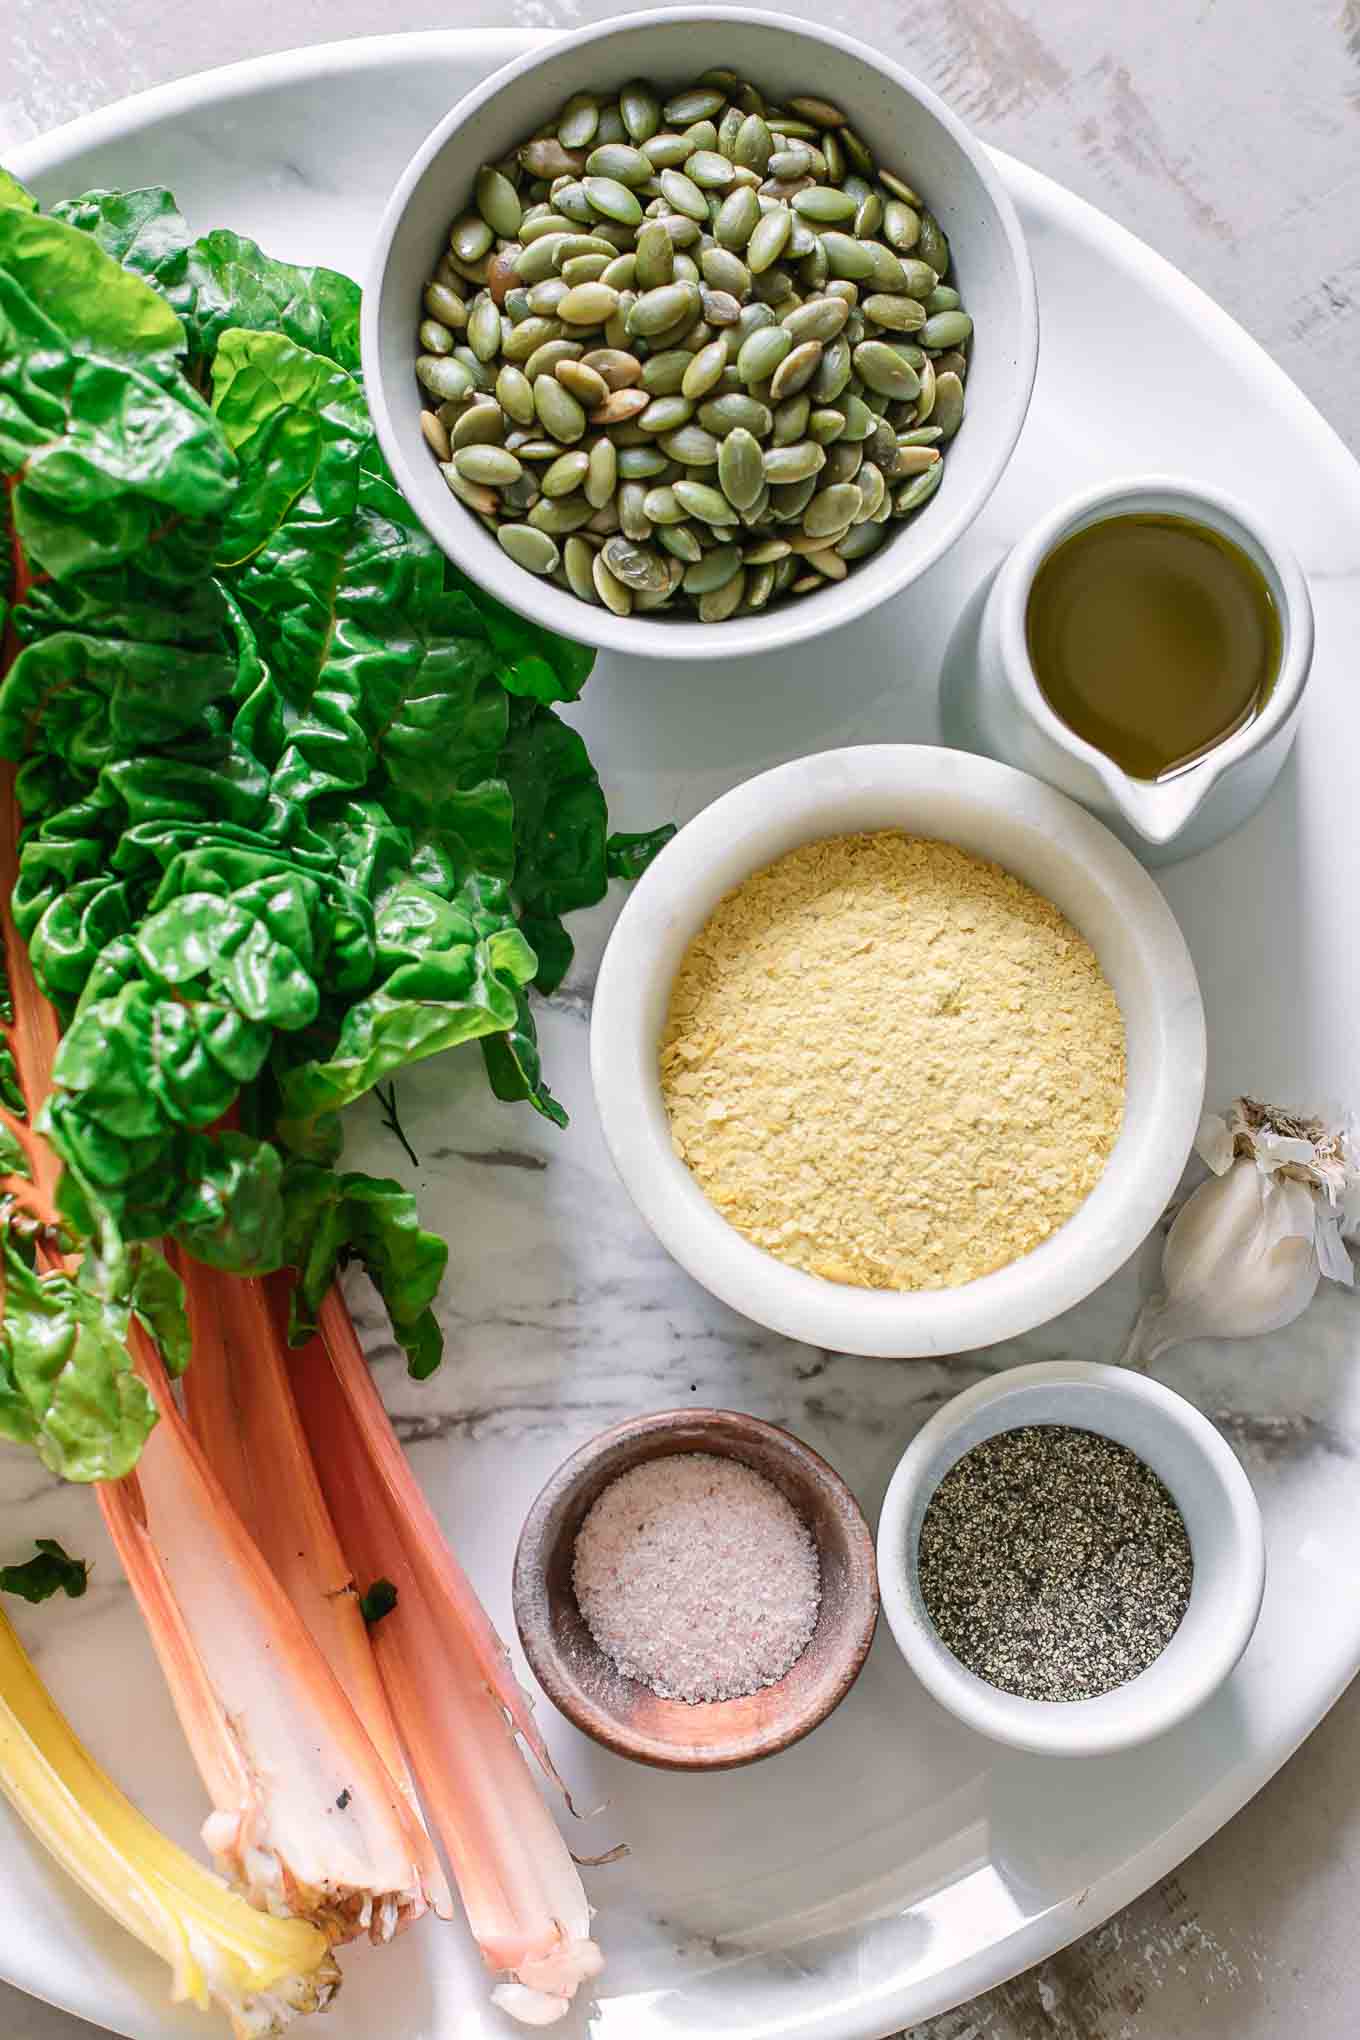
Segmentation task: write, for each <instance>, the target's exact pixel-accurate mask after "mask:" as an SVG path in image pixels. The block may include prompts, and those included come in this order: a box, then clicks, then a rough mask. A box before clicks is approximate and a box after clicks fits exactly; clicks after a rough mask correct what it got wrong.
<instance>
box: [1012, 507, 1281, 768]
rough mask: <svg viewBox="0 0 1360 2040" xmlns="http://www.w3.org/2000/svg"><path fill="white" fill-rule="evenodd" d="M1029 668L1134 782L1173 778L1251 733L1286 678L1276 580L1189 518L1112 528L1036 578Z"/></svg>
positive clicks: (1064, 550)
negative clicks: (1271, 583) (1271, 584)
mask: <svg viewBox="0 0 1360 2040" xmlns="http://www.w3.org/2000/svg"><path fill="white" fill-rule="evenodd" d="M1026 636H1027V640H1028V645H1029V656H1030V662H1031V664H1032V665H1033V667H1034V673H1035V677H1036V679H1037V680H1038V682H1039V686H1040V689H1041V690H1042V693H1043V695H1044V698H1045V700H1046V701H1047V702H1048V705H1049V707H1050V708H1051V709H1052V710H1053V711H1054V713H1055V714H1056V715H1059V716H1061V718H1062V720H1063V721H1064V722H1065V723H1066V724H1067V726H1068V728H1069V729H1070V730H1072V731H1073V732H1074V734H1075V735H1077V736H1079V737H1083V738H1084V739H1085V740H1086V742H1087V743H1088V744H1094V745H1095V747H1096V749H1097V750H1100V751H1103V752H1104V753H1105V755H1106V757H1107V758H1109V759H1110V760H1111V761H1112V762H1113V763H1114V764H1115V765H1117V766H1119V768H1120V769H1121V771H1123V772H1126V773H1127V774H1128V775H1129V776H1130V778H1133V779H1148V780H1156V779H1165V778H1166V777H1168V776H1169V775H1170V774H1172V773H1175V772H1178V771H1182V770H1183V769H1184V768H1185V767H1186V766H1188V765H1192V764H1194V763H1195V762H1196V760H1198V759H1199V758H1202V757H1203V756H1204V754H1205V752H1206V751H1210V750H1212V749H1213V748H1214V746H1215V745H1216V744H1221V743H1222V742H1223V741H1224V739H1225V738H1226V737H1230V736H1232V735H1233V734H1234V733H1235V732H1236V731H1237V730H1240V729H1242V728H1244V727H1245V725H1246V724H1247V723H1249V722H1251V721H1252V720H1253V718H1254V717H1255V716H1256V715H1258V714H1259V712H1260V710H1261V708H1262V707H1263V706H1264V704H1265V702H1266V701H1267V699H1268V698H1269V695H1270V690H1271V688H1272V686H1273V685H1274V682H1275V677H1276V675H1277V673H1278V671H1279V667H1280V652H1281V632H1280V619H1279V615H1278V613H1277V611H1276V608H1275V604H1274V602H1273V600H1272V599H1271V594H1270V589H1269V588H1268V586H1267V585H1266V580H1265V576H1264V575H1263V574H1262V572H1261V570H1260V568H1259V567H1258V566H1257V565H1256V563H1255V561H1254V560H1251V559H1249V558H1248V557H1247V555H1246V553H1244V552H1243V550H1242V548H1241V547H1240V546H1238V545H1235V544H1234V543H1233V541H1232V540H1231V539H1229V538H1225V537H1224V536H1223V534H1222V533H1221V532H1218V531H1214V530H1212V529H1210V527H1209V526H1208V525H1205V524H1199V523H1196V522H1195V521H1193V520H1192V519H1190V518H1188V517H1172V516H1165V515H1161V514H1159V513H1137V514H1130V515H1125V516H1117V517H1110V518H1107V519H1105V520H1104V521H1103V522H1102V523H1099V524H1091V525H1088V526H1087V527H1086V529H1085V530H1083V531H1077V532H1074V533H1073V535H1072V536H1071V537H1070V538H1067V539H1064V540H1063V542H1062V544H1061V545H1059V546H1056V547H1055V548H1054V550H1053V551H1052V552H1051V553H1050V554H1049V556H1048V558H1047V559H1046V560H1045V561H1044V563H1043V565H1042V566H1041V567H1040V569H1039V571H1038V573H1037V574H1036V575H1035V577H1034V585H1033V587H1032V588H1031V590H1030V597H1029V607H1028V611H1027V614H1026Z"/></svg>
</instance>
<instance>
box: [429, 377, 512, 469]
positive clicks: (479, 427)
mask: <svg viewBox="0 0 1360 2040" xmlns="http://www.w3.org/2000/svg"><path fill="white" fill-rule="evenodd" d="M504 437H505V413H504V411H502V409H501V407H500V405H499V404H498V403H497V402H496V399H495V398H494V397H484V398H479V399H478V401H477V402H476V403H472V404H469V405H468V407H467V409H466V410H465V411H464V412H463V414H462V416H461V417H460V418H456V419H455V420H454V425H453V430H452V432H451V434H450V435H449V444H450V446H451V447H453V448H457V447H460V446H492V445H499V443H500V441H501V440H502V439H504ZM447 457H448V456H447V455H446V456H445V458H447ZM474 479H475V480H479V481H489V480H490V476H488V475H480V476H476V477H474ZM512 479H513V478H512Z"/></svg>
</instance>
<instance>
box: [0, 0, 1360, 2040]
mask: <svg viewBox="0 0 1360 2040" xmlns="http://www.w3.org/2000/svg"><path fill="white" fill-rule="evenodd" d="M630 4H631V5H637V4H640V0H630ZM782 6H783V10H784V11H785V12H789V13H795V14H800V13H801V14H807V15H811V16H815V17H816V18H817V19H818V20H821V21H824V22H828V23H831V24H833V25H838V26H842V27H844V28H846V29H847V30H848V31H849V32H850V33H853V34H855V35H858V36H861V37H863V38H864V39H866V40H868V41H870V42H872V43H874V44H875V45H876V46H877V47H879V48H881V49H883V50H885V51H887V52H890V53H891V54H892V55H893V56H895V57H897V58H898V59H900V61H902V62H903V63H905V64H906V65H907V66H908V67H909V68H910V69H912V70H914V71H916V72H918V73H919V74H920V75H921V76H923V77H925V78H926V79H928V80H929V81H930V83H931V84H933V85H934V86H935V87H936V88H937V90H938V91H940V92H941V93H943V94H944V95H945V97H946V98H948V99H949V100H950V101H951V102H952V104H953V105H954V106H955V107H956V108H957V109H958V111H959V112H960V113H961V114H963V115H964V117H965V118H966V119H968V120H969V121H971V122H972V123H973V124H974V125H975V126H976V127H977V128H978V129H979V130H980V131H981V133H982V134H983V135H985V136H986V137H987V138H988V139H989V140H992V141H995V142H998V143H999V144H1001V145H1002V146H1003V147H1005V148H1007V149H1010V150H1012V151H1013V152H1014V153H1015V154H1016V155H1018V156H1021V157H1023V158H1024V159H1025V160H1027V161H1028V162H1031V163H1033V164H1035V165H1036V166H1037V167H1038V168H1039V169H1042V170H1044V171H1047V173H1048V174H1049V175H1050V176H1052V177H1056V178H1059V179H1060V180H1061V181H1062V182H1064V183H1066V184H1068V185H1070V186H1071V187H1072V188H1073V189H1074V190H1076V191H1079V192H1081V193H1082V195H1083V196H1084V197H1086V198H1089V199H1090V200H1092V201H1093V202H1094V203H1095V204H1096V205H1098V206H1101V207H1103V208H1104V209H1105V210H1106V211H1107V212H1109V213H1112V214H1113V215H1114V217H1115V218H1116V219H1118V220H1121V221H1123V223H1124V224H1125V225H1126V226H1128V227H1131V228H1132V229H1133V230H1134V232H1136V233H1138V234H1141V235H1142V236H1143V237H1144V239H1146V240H1148V241H1151V242H1152V243H1153V245H1154V246H1155V247H1157V248H1159V249H1160V250H1161V251H1162V253H1163V254H1165V255H1167V256H1169V257H1170V259H1171V260H1172V261H1173V262H1175V263H1177V264H1179V266H1180V267H1181V268H1182V269H1184V270H1185V271H1186V272H1187V273H1188V274H1189V275H1190V276H1192V277H1194V279H1195V280H1196V281H1197V282H1198V283H1200V284H1202V285H1203V286H1204V287H1205V289H1207V290H1208V291H1210V292H1211V293H1212V294H1213V295H1214V296H1215V297H1217V298H1218V299H1219V300H1220V302H1221V303H1222V304H1224V305H1225V306H1226V307H1227V309H1228V310H1229V311H1231V312H1232V313H1233V314H1234V316H1235V317H1236V318H1238V319H1239V320H1240V321H1241V322H1242V324H1243V325H1244V326H1246V327H1247V328H1248V329H1249V331H1251V332H1252V333H1254V334H1255V335H1256V337H1257V339H1258V340H1260V341H1262V342H1263V344H1264V345H1265V346H1266V347H1267V348H1269V349H1270V351H1271V353H1272V354H1274V356H1275V357H1276V359H1277V360H1278V361H1279V362H1280V363H1281V364H1282V365H1283V366H1284V368H1285V369H1286V370H1287V371H1288V372H1289V374H1290V375H1292V376H1293V377H1294V379H1295V381H1296V382H1298V383H1299V384H1300V385H1301V386H1302V387H1303V389H1305V390H1306V391H1307V392H1308V394H1309V395H1310V396H1311V397H1312V398H1313V400H1314V402H1315V403H1316V404H1317V405H1318V406H1319V408H1320V409H1321V410H1322V412H1323V413H1324V415H1325V416H1326V417H1328V418H1329V419H1330V420H1331V422H1332V424H1333V425H1335V426H1336V427H1337V429H1338V430H1339V431H1340V432H1341V434H1342V436H1343V437H1344V438H1345V439H1346V440H1347V441H1348V443H1349V444H1350V445H1351V446H1352V447H1354V448H1356V450H1357V451H1360V0H915V4H913V5H910V6H908V5H907V4H906V0H851V4H847V0H782ZM625 11H628V7H627V6H625V5H621V4H620V5H616V4H615V0H451V4H450V5H446V6H442V7H441V6H439V5H436V4H433V0H381V4H377V5H375V4H366V0H235V4H234V5H232V6H231V7H215V6H206V7H205V6H200V5H195V4H192V0H0V156H2V155H3V152H4V150H5V148H6V146H7V145H8V144H12V143H15V142H19V141H24V140H26V139H28V138H29V137H30V136H32V135H35V134H39V133H41V132H43V130H45V129H46V128H49V127H52V126H55V125H56V124H57V123H58V122H60V121H65V120H69V119H71V118H72V117H73V116H74V115H76V114H79V113H85V112H87V111H89V110H90V109H91V108H93V107H96V106H101V105H104V104H106V103H107V102H109V101H110V100H114V99H118V98H121V97H122V96H123V95H124V94H126V93H129V92H138V91H141V90H143V89H144V88H145V87H147V86H150V85H158V84H160V83H162V82H163V81H164V80H166V79H170V78H175V77H180V76H182V75H183V74H185V73H186V72H189V71H197V70H201V69H204V68H206V67H207V66H210V65H214V64H226V63H232V62H235V61H237V60H238V59H240V58H242V57H248V56H256V55H259V54H261V53H263V52H264V51H267V50H275V49H288V48H292V47H295V46H297V45H300V44H304V43H312V42H322V41H330V40H332V39H334V38H337V37H340V36H345V35H369V34H374V33H378V32H380V31H392V32H396V31H399V30H402V29H419V28H453V27H459V28H464V27H466V28H472V27H481V26H494V25H496V24H503V23H506V22H507V21H508V22H510V23H512V24H513V25H514V26H516V27H521V28H532V27H541V28H549V27H554V28H571V27H575V26H580V25H581V24H583V23H585V22H588V21H597V20H601V19H605V18H607V17H608V16H609V15H611V14H614V13H623V12H625ZM1147 396H1148V403H1149V405H1155V403H1156V401H1157V391H1156V389H1155V388H1149V390H1148V393H1147ZM1357 683H1358V684H1360V671H1357ZM1356 1102H1360V1101H1356ZM1358 1899H1360V1691H1357V1690H1354V1689H1353V1690H1352V1692H1351V1694H1349V1695H1348V1696H1347V1697H1346V1698H1345V1699H1343V1700H1342V1702H1341V1703H1340V1705H1339V1706H1338V1707H1337V1708H1336V1709H1335V1710H1334V1711H1333V1713H1332V1714H1331V1716H1330V1717H1329V1718H1328V1720H1327V1721H1326V1722H1325V1723H1324V1724H1323V1726H1322V1727H1321V1728H1320V1729H1319V1730H1318V1731H1317V1733H1316V1734H1315V1735H1314V1736H1313V1737H1312V1738H1311V1740H1310V1741H1309V1742H1308V1743H1307V1744H1306V1745H1305V1746H1304V1748H1303V1750H1302V1751H1301V1752H1300V1754H1299V1755H1298V1756H1297V1757H1295V1758H1294V1760H1293V1762H1292V1763H1290V1764H1289V1765H1288V1766H1287V1767H1286V1768H1285V1770H1284V1771H1283V1772H1282V1773H1281V1774H1280V1776H1279V1777H1278V1778H1277V1779H1276V1780H1275V1781H1274V1783H1273V1784H1272V1785H1270V1786H1269V1787H1268V1788H1267V1789H1266V1791H1265V1792H1263V1793H1262V1794H1261V1795H1260V1797H1259V1798H1258V1799H1256V1800H1255V1801H1254V1802H1253V1804H1252V1805H1251V1806H1249V1807H1248V1808H1247V1809H1246V1811H1245V1812H1244V1813H1242V1814H1240V1815H1239V1816H1238V1818H1237V1819H1236V1820H1235V1821H1234V1822H1233V1823H1232V1824H1231V1825H1230V1826H1229V1827H1227V1828H1226V1829H1224V1830H1223V1832H1222V1833H1221V1834H1220V1835H1218V1836H1217V1837H1216V1838H1215V1839H1214V1840H1213V1841H1212V1842H1210V1843H1209V1844H1208V1845H1207V1846H1206V1847H1205V1848H1203V1849H1201V1850H1200V1851H1199V1853H1198V1855H1196V1856H1193V1857H1192V1858H1191V1859H1190V1860H1189V1862H1187V1863H1186V1864H1185V1865H1183V1867H1182V1868H1181V1870H1180V1871H1178V1872H1177V1873H1176V1875H1175V1876H1173V1877H1170V1878H1167V1879H1166V1880H1165V1881H1164V1882H1163V1883H1162V1884H1161V1885H1159V1886H1158V1887H1157V1888H1156V1889H1155V1890H1153V1891H1151V1892H1149V1893H1148V1894H1147V1895H1146V1896H1145V1897H1144V1898H1142V1899H1140V1900H1139V1901H1138V1902H1137V1903H1136V1904H1134V1905H1132V1906H1130V1907H1129V1909H1128V1910H1127V1911H1126V1912H1125V1913H1123V1914H1121V1915H1119V1916H1118V1917H1117V1918H1115V1919H1114V1920H1112V1921H1110V1922H1109V1923H1108V1924H1107V1925H1106V1926H1104V1927H1102V1928H1100V1929H1099V1930H1098V1931H1097V1932H1095V1933H1093V1934H1091V1935H1089V1936H1088V1937H1087V1939H1086V1940H1084V1941H1081V1942H1078V1943H1077V1944H1076V1945H1075V1946H1074V1947H1073V1948H1071V1949H1069V1950H1068V1951H1067V1952H1066V1953H1065V1954H1063V1955H1060V1956H1058V1957H1056V1958H1055V1959H1054V1960H1053V1961H1052V1962H1047V1963H1044V1964H1042V1965H1041V1966H1040V1967H1039V1968H1038V1969H1036V1970H1033V1971H1031V1972H1030V1973H1029V1974H1028V1975H1027V1976H1024V1977H1021V1978H1020V1979H1018V1980H1017V1981H1016V1982H1015V1983H1013V1984H1010V1985H1008V1986H1007V1987H1006V1988H1004V1989H1002V1990H999V1991H994V1992H992V1993H990V1994H989V1995H988V1996H987V1997H985V1998H980V1999H978V2000H977V2001H976V2002H975V2003H973V2004H971V2005H968V2006H966V2007H963V2008H961V2009H960V2010H959V2011H957V2012H951V2013H948V2014H946V2015H945V2016H944V2017H942V2018H939V2019H936V2020H933V2021H932V2022H931V2023H930V2024H929V2025H928V2026H925V2027H918V2028H917V2029H916V2031H915V2033H913V2034H912V2035H911V2036H909V2040H1278V2036H1281V2035H1285V2034H1289V2035H1298V2036H1303V2035H1307V2036H1308V2040H1352V2036H1353V2035H1354V2034H1355V2033H1356V2032H1357V2030H1358V2029H1360V1953H1358V1952H1357V1948H1358V1944H1360V1936H1357V1931H1356V1913H1357V1900H1358ZM205 2030H206V2029H205ZM0 2035H2V2036H4V2040H93V2036H92V2033H91V2029H90V2028H88V2027H86V2026H85V2025H83V2024H82V2023H81V2022H80V2021H79V2020H76V2019H72V2018H70V2017H68V2016H66V2015H65V2014H63V2013H59V2012H54V2011H52V2010H50V2009H49V2008H48V2007H45V2006H41V2005H37V2004H35V2003H34V2002H33V2001H32V2000H31V1999H28V1998H24V1997H20V1996H19V1995H18V1994H17V1993H15V1992H13V1991H11V1990H9V1989H7V1988H6V1987H5V1986H4V1985H0ZM375 2040H376V2036H375ZM383 2040H400V2036H399V2035H395V2034H394V2035H389V2036H383Z"/></svg>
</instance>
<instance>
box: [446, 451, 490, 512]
mask: <svg viewBox="0 0 1360 2040" xmlns="http://www.w3.org/2000/svg"><path fill="white" fill-rule="evenodd" d="M439 472H440V474H441V475H443V477H444V480H445V482H446V483H447V484H448V486H449V488H450V489H451V490H452V491H453V493H454V495H455V496H456V497H457V498H458V500H459V502H460V503H466V504H467V507H468V509H469V510H475V511H476V512H477V515H478V516H479V517H494V516H495V514H496V512H497V511H498V510H499V509H500V507H501V499H500V497H499V496H498V495H497V494H496V491H495V490H494V489H490V488H488V487H487V485H486V484H485V482H470V481H469V480H468V478H467V476H466V475H460V474H459V472H458V470H457V468H456V467H455V466H454V465H453V463H452V461H449V462H447V463H446V464H445V465H444V466H443V467H441V468H440V470H439Z"/></svg>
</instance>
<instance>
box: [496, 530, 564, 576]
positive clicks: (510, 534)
mask: <svg viewBox="0 0 1360 2040" xmlns="http://www.w3.org/2000/svg"><path fill="white" fill-rule="evenodd" d="M496 538H497V541H498V542H499V544H500V547H501V550H502V552H506V553H508V554H509V555H510V558H511V559H512V560H513V561H514V562H515V565H516V566H517V567H525V568H527V569H528V571H529V572H530V573H531V574H550V573H551V572H552V571H553V568H554V567H555V566H556V565H557V562H558V560H559V558H560V554H559V553H558V550H557V547H556V545H555V544H554V543H553V541H552V539H551V538H550V537H549V536H548V534H547V532H546V531H536V530H535V529H534V527H533V525H532V524H498V525H497V526H496Z"/></svg>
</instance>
